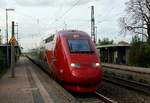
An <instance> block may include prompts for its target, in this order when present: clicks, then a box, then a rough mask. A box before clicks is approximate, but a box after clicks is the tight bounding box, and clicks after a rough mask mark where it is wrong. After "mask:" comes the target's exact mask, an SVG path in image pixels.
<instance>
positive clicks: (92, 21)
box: [91, 6, 96, 44]
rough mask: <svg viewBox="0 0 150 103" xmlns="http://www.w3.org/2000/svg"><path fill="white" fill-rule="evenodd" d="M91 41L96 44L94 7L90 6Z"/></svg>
mask: <svg viewBox="0 0 150 103" xmlns="http://www.w3.org/2000/svg"><path fill="white" fill-rule="evenodd" d="M91 39H92V40H93V42H94V43H95V44H96V38H95V18H94V6H91Z"/></svg>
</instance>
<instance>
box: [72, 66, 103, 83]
mask: <svg viewBox="0 0 150 103" xmlns="http://www.w3.org/2000/svg"><path fill="white" fill-rule="evenodd" d="M71 72H72V73H71V78H70V79H71V81H72V82H74V83H78V84H98V83H99V82H100V81H101V79H102V71H101V67H97V68H93V67H86V68H73V69H72V71H71Z"/></svg>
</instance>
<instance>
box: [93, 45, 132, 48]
mask: <svg viewBox="0 0 150 103" xmlns="http://www.w3.org/2000/svg"><path fill="white" fill-rule="evenodd" d="M111 47H130V44H111V45H101V46H96V48H97V49H98V48H111Z"/></svg>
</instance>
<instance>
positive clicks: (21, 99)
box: [0, 57, 69, 103]
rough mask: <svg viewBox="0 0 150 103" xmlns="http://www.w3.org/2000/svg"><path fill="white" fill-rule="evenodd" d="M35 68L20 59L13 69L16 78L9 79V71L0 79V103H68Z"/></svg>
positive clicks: (25, 59) (24, 58)
mask: <svg viewBox="0 0 150 103" xmlns="http://www.w3.org/2000/svg"><path fill="white" fill-rule="evenodd" d="M33 68H34V69H33ZM37 68H38V67H37V66H35V65H34V64H33V63H31V61H30V60H28V59H27V58H26V57H21V58H20V60H19V61H18V63H17V64H16V67H15V72H16V73H15V74H16V77H15V78H11V77H10V74H11V73H10V71H9V72H7V73H6V74H5V75H4V76H3V78H1V79H0V103H69V102H68V101H67V100H65V99H64V95H62V94H61V93H60V91H62V90H59V91H58V92H57V90H54V88H55V87H57V86H56V85H55V83H53V82H52V81H51V80H50V78H49V77H46V75H45V74H44V73H43V74H42V72H41V73H40V69H37ZM37 71H39V72H37ZM50 83H51V84H50ZM54 85H55V86H54ZM57 88H58V87H57ZM58 98H59V99H58Z"/></svg>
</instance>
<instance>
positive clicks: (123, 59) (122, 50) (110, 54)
mask: <svg viewBox="0 0 150 103" xmlns="http://www.w3.org/2000/svg"><path fill="white" fill-rule="evenodd" d="M129 49H130V45H129V44H112V45H102V46H97V50H98V52H99V54H100V58H101V61H102V62H105V63H114V64H127V63H128V56H129Z"/></svg>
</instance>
